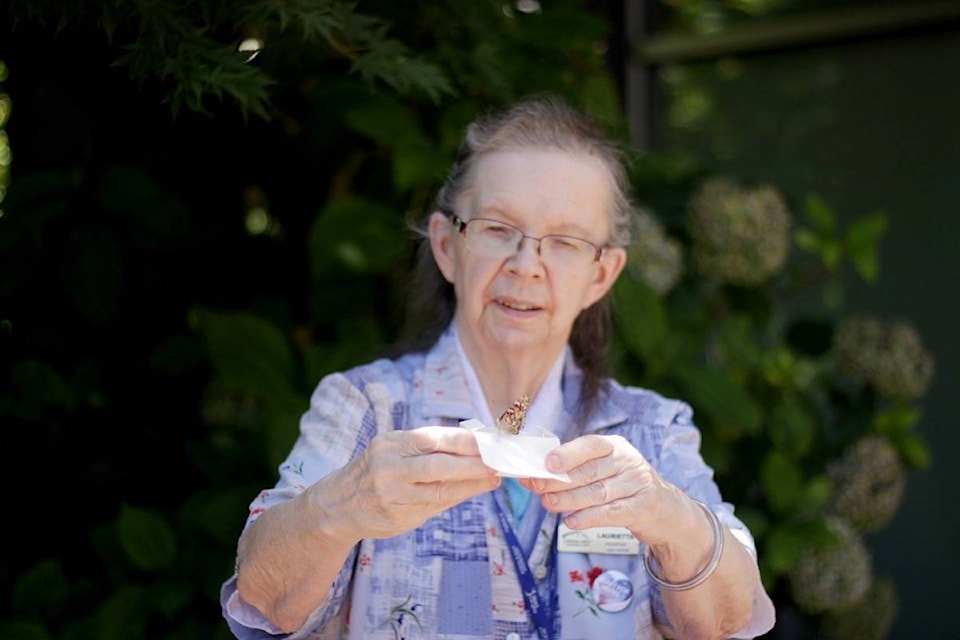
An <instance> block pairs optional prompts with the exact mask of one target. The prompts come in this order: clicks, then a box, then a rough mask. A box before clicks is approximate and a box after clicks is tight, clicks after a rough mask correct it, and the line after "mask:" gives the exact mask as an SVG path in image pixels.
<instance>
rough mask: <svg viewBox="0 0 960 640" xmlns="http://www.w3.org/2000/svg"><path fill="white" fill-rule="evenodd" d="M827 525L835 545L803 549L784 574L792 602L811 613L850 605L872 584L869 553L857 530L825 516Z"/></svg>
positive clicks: (839, 520)
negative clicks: (788, 582) (786, 577)
mask: <svg viewBox="0 0 960 640" xmlns="http://www.w3.org/2000/svg"><path fill="white" fill-rule="evenodd" d="M827 526H828V527H829V529H830V530H831V531H832V532H833V533H834V534H835V535H836V536H837V538H838V539H839V541H838V543H837V544H835V545H830V546H827V547H816V548H811V549H806V550H804V552H803V553H802V554H801V556H800V558H799V560H798V561H797V563H796V564H795V565H794V566H793V567H792V568H791V569H790V571H789V573H788V579H789V581H790V594H791V596H792V597H793V601H794V602H796V603H797V606H798V607H800V609H801V610H803V611H805V612H807V613H811V614H820V613H824V612H827V611H833V610H839V609H843V608H845V607H848V606H850V605H852V604H854V603H855V602H857V601H858V600H860V598H862V597H863V596H864V594H865V593H866V592H867V589H869V588H870V583H871V582H872V581H873V567H872V559H871V557H870V552H869V550H868V549H867V546H866V544H865V543H864V541H863V539H862V538H861V537H860V535H859V534H858V533H857V531H856V530H855V529H854V528H853V527H852V526H850V525H849V524H848V523H846V522H844V521H843V520H842V519H840V518H837V517H828V518H827Z"/></svg>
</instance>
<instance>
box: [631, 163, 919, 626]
mask: <svg viewBox="0 0 960 640" xmlns="http://www.w3.org/2000/svg"><path fill="white" fill-rule="evenodd" d="M681 166H683V168H682V169H681V170H679V171H678V167H681ZM668 182H669V183H671V184H674V185H675V187H674V191H673V192H672V193H670V194H669V195H668V196H667V197H665V196H664V194H663V193H662V187H659V186H658V185H662V184H664V183H668ZM635 183H636V187H637V191H638V193H639V194H640V195H641V197H642V196H643V194H644V193H648V194H653V195H652V196H651V198H652V199H653V201H652V202H647V203H646V207H647V212H648V213H647V215H649V212H651V211H653V212H656V211H657V210H658V207H659V208H660V213H661V214H662V215H661V217H662V218H663V219H664V220H665V221H673V223H674V224H673V226H672V227H668V226H667V225H666V224H665V223H664V224H660V225H657V226H654V225H651V224H645V225H644V229H643V230H641V233H642V234H643V233H646V234H649V235H650V236H651V237H657V238H658V239H657V240H656V243H664V242H666V243H668V244H670V245H671V246H673V247H677V246H679V247H680V249H679V253H680V254H681V255H682V256H683V260H681V261H676V260H673V261H671V262H670V264H671V265H672V269H673V271H674V274H673V275H672V276H671V277H669V278H667V277H664V276H663V275H662V273H660V270H661V269H662V265H663V264H664V261H663V260H661V259H659V257H658V256H657V254H655V253H653V254H649V255H642V254H641V255H631V256H630V261H629V263H628V264H631V265H638V267H637V268H633V269H628V271H627V272H626V274H625V277H624V278H621V281H620V282H618V284H617V287H616V290H615V291H616V298H615V301H616V303H617V304H616V321H617V327H618V336H619V347H618V371H619V373H620V375H621V377H623V378H625V379H627V380H629V381H631V382H634V383H636V384H641V385H645V386H648V387H651V388H655V389H659V390H661V391H664V392H665V393H668V394H671V395H674V396H678V397H682V398H686V399H688V400H689V401H690V402H691V403H692V405H693V406H694V409H695V415H696V416H697V423H698V424H699V426H700V427H701V429H702V431H703V445H704V455H705V458H706V459H707V461H708V462H709V463H711V464H712V465H713V467H714V468H715V469H716V471H717V481H718V482H719V484H720V486H721V488H722V490H723V492H724V495H725V497H726V498H727V499H729V500H730V501H731V502H733V503H734V504H736V505H737V508H738V513H739V514H740V515H742V516H743V518H744V520H745V521H746V522H747V523H748V524H749V525H750V526H751V527H752V529H753V531H754V533H755V535H756V537H757V542H758V548H759V551H760V562H761V570H762V574H763V578H764V581H765V583H766V585H767V587H768V589H770V590H771V591H772V592H773V593H774V594H775V599H776V600H777V601H778V605H779V606H784V605H786V604H788V603H790V604H792V605H793V606H794V607H796V608H798V609H799V610H800V611H801V612H802V614H803V615H805V616H807V618H808V620H809V623H810V625H811V626H812V627H813V628H814V629H817V628H821V627H822V628H821V631H820V632H822V633H823V634H833V633H836V632H837V630H838V629H846V628H851V627H850V625H855V624H858V625H861V626H862V627H863V628H869V627H870V625H866V624H864V621H863V615H862V614H853V613H852V612H853V611H854V610H855V609H856V610H866V609H867V608H870V603H868V602H867V601H866V599H867V598H870V597H872V596H870V595H868V594H869V593H874V592H875V589H880V588H881V587H879V586H877V587H876V588H875V587H874V586H873V585H874V581H875V576H874V575H873V569H872V558H871V555H870V549H869V547H868V546H867V542H866V540H865V538H864V535H865V534H867V533H873V532H876V531H879V530H881V529H883V528H884V527H886V526H887V525H888V524H889V523H890V522H891V521H892V519H893V518H894V517H895V515H896V513H897V511H898V510H899V508H900V506H901V504H902V500H903V495H904V490H905V484H906V482H907V474H908V472H909V471H913V470H922V469H924V468H925V467H926V466H927V465H928V464H929V457H930V454H929V450H928V447H927V445H926V443H925V441H924V440H923V439H922V437H920V436H919V434H917V433H916V431H915V427H916V425H917V424H918V423H919V421H920V417H921V403H922V400H923V397H924V396H925V394H926V392H927V390H928V388H929V385H930V382H931V379H932V377H933V374H934V358H933V356H932V354H931V353H929V352H928V351H927V349H926V348H925V346H924V345H923V342H922V339H921V337H920V335H919V333H918V331H917V330H916V328H915V327H914V326H913V325H912V324H911V323H910V322H909V321H908V320H904V319H883V318H878V317H875V316H872V315H868V314H864V313H862V312H856V311H853V312H851V311H846V310H844V309H843V308H842V306H838V305H837V303H836V299H837V298H838V296H836V291H835V289H836V287H837V278H836V275H837V272H838V271H839V270H840V269H841V268H843V267H844V266H845V265H846V266H849V268H850V269H851V270H852V271H853V272H854V273H856V274H858V275H859V276H860V277H861V279H862V281H863V282H864V283H866V284H868V285H869V284H874V283H876V282H877V280H878V278H879V264H880V260H879V254H880V246H879V245H880V242H881V240H882V237H883V233H884V231H885V229H886V219H885V217H884V216H883V215H882V214H869V215H865V216H862V217H861V218H858V219H856V220H854V221H853V222H852V223H851V224H850V225H849V226H848V227H847V228H846V229H845V230H842V229H840V228H839V225H838V223H837V216H836V214H835V212H834V211H833V210H832V209H831V208H830V207H829V206H828V205H827V204H826V203H825V202H824V201H822V200H821V199H820V198H818V197H816V196H807V197H806V198H805V199H804V200H802V206H803V210H804V212H805V214H806V217H805V220H806V222H807V223H808V224H809V226H807V227H799V228H797V227H796V226H795V225H796V223H795V222H794V215H793V214H792V212H791V207H790V206H789V202H790V200H789V198H788V197H787V196H786V195H785V194H783V193H781V192H780V190H779V189H778V188H777V187H775V186H774V185H770V184H762V185H743V184H739V183H738V182H737V181H736V180H734V179H733V178H731V177H730V176H714V175H703V174H702V173H700V172H698V171H697V170H696V169H695V167H693V166H690V165H682V164H680V163H676V162H665V161H664V159H657V160H654V161H653V162H651V163H650V166H646V167H637V169H636V171H635ZM677 202H679V203H681V204H680V205H679V206H677V205H676V203H677ZM649 242H650V241H649V240H644V239H643V238H641V239H640V241H639V242H638V243H637V244H636V246H635V247H633V248H632V251H633V252H637V253H641V252H647V248H646V247H647V245H648V244H649ZM672 251H674V252H676V250H675V249H674V250H672ZM647 263H650V264H652V265H653V266H654V267H655V268H652V269H646V270H645V269H644V268H643V265H644V264H647ZM663 282H674V283H675V284H674V286H672V287H670V288H666V287H664V286H662V283H663ZM811 290H812V291H813V292H815V293H816V292H819V293H820V299H822V300H824V303H823V306H822V308H816V307H814V306H813V305H811V304H810V303H806V304H798V303H796V301H795V299H796V298H797V297H799V296H801V295H803V294H809V293H810V292H811ZM840 298H842V296H840ZM814 299H817V297H816V296H814ZM876 580H885V579H884V577H882V576H879V577H876ZM882 584H883V586H882V590H883V595H884V598H885V599H886V600H889V601H891V602H892V601H895V599H896V595H895V585H893V584H892V583H890V582H888V581H884V582H883V583H882ZM891 592H892V593H891ZM871 610H872V609H871ZM848 613H849V615H848ZM893 618H895V614H889V615H888V616H887V617H885V618H884V620H885V622H884V623H883V624H876V625H873V629H874V630H875V633H876V634H877V635H869V636H856V637H858V638H859V637H863V638H882V637H885V635H884V634H886V633H887V632H888V631H889V628H890V625H891V623H892V619H893ZM831 637H836V636H831ZM851 637H853V636H851Z"/></svg>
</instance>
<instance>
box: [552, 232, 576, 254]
mask: <svg viewBox="0 0 960 640" xmlns="http://www.w3.org/2000/svg"><path fill="white" fill-rule="evenodd" d="M550 248H551V249H552V250H554V251H560V252H563V253H575V252H577V251H579V250H580V248H581V246H580V243H578V242H577V241H576V240H574V239H573V238H562V237H557V236H554V237H551V238H550Z"/></svg>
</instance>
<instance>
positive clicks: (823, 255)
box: [820, 239, 843, 271]
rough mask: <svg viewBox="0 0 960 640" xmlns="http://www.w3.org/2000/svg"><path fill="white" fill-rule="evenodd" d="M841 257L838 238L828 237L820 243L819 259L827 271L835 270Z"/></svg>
mask: <svg viewBox="0 0 960 640" xmlns="http://www.w3.org/2000/svg"><path fill="white" fill-rule="evenodd" d="M841 258H843V246H842V245H841V243H840V241H839V240H834V239H829V240H824V241H822V242H821V243H820V261H821V262H823V266H824V267H826V269H827V271H836V270H837V267H839V266H840V260H841Z"/></svg>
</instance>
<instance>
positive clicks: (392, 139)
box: [343, 99, 428, 149]
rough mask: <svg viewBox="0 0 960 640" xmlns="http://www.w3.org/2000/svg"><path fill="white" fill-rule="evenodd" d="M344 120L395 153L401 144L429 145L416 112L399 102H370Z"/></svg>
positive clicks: (351, 108) (357, 130)
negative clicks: (410, 142) (418, 143)
mask: <svg viewBox="0 0 960 640" xmlns="http://www.w3.org/2000/svg"><path fill="white" fill-rule="evenodd" d="M343 119H344V122H346V123H347V125H349V127H350V128H351V129H353V130H354V131H356V132H357V133H360V134H362V135H365V136H367V137H368V138H370V139H371V140H373V141H374V142H376V143H377V144H378V145H380V146H382V147H383V148H385V149H395V148H396V147H397V146H398V145H399V144H401V143H402V142H409V141H413V142H420V143H423V144H426V143H427V142H428V140H427V137H426V135H425V134H424V133H423V132H422V131H421V127H420V120H419V119H418V118H417V116H416V114H415V113H414V112H413V110H412V109H411V108H409V107H408V106H406V105H403V104H401V103H400V102H398V101H396V100H390V99H370V100H367V101H365V102H363V103H361V104H357V105H354V106H352V107H350V109H348V110H347V111H346V112H345V113H344V116H343Z"/></svg>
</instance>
